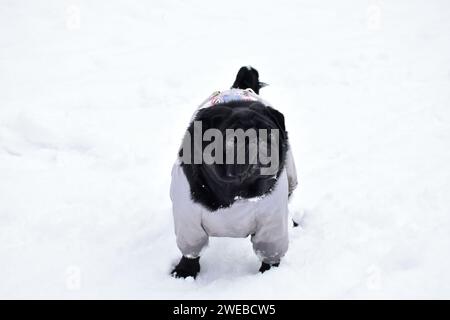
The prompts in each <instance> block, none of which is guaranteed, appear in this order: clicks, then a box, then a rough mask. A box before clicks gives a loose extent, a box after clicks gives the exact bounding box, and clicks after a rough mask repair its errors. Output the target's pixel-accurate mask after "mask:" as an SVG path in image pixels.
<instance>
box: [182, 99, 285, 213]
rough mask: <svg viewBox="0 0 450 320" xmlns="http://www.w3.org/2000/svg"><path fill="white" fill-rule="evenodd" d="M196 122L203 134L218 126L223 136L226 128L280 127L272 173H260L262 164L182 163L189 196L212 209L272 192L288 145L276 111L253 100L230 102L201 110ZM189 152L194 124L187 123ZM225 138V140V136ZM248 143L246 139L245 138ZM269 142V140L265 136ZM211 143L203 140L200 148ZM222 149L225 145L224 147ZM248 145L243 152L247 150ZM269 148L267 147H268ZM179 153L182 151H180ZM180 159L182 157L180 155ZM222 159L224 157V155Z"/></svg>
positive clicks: (281, 119) (280, 119)
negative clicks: (275, 171)
mask: <svg viewBox="0 0 450 320" xmlns="http://www.w3.org/2000/svg"><path fill="white" fill-rule="evenodd" d="M194 120H195V121H202V134H203V133H204V132H205V131H206V130H207V129H209V128H216V129H219V130H220V131H221V132H222V134H223V136H224V137H225V130H226V129H238V128H240V129H243V130H244V131H245V130H247V129H249V128H254V129H256V130H257V132H258V129H267V130H268V137H269V133H270V129H279V133H280V134H279V141H278V145H279V146H280V147H279V148H278V151H279V167H278V171H277V173H276V174H275V175H270V176H268V175H261V174H260V169H261V167H262V164H261V163H260V162H259V161H258V162H257V164H248V162H249V161H248V154H247V157H246V164H211V165H207V164H205V163H203V164H185V163H182V168H183V171H184V174H185V175H186V178H187V180H188V182H189V185H190V190H191V197H192V200H193V201H194V202H197V203H200V204H202V205H203V206H205V207H206V208H208V209H209V210H211V211H215V210H217V209H219V208H224V207H228V206H230V205H232V204H233V203H234V201H235V199H236V197H238V198H245V199H248V198H253V197H257V196H262V195H265V194H268V193H270V192H271V190H272V188H273V187H274V185H275V182H276V179H277V178H278V177H279V175H280V173H281V171H282V169H283V168H284V162H285V159H286V151H287V148H288V142H287V132H286V129H285V124H284V116H283V115H282V114H281V113H280V112H278V111H277V110H275V109H273V108H271V107H269V106H265V105H263V104H262V103H260V102H254V101H233V102H229V103H225V104H218V105H214V106H212V107H209V108H205V109H201V110H200V111H199V112H198V113H197V115H196V117H195V119H194ZM188 131H189V132H190V134H191V139H192V140H191V146H192V149H191V154H193V146H194V143H193V139H194V127H193V122H192V123H191V124H190V126H189V128H188ZM224 140H225V139H224ZM246 140H247V141H246V144H248V139H246ZM268 140H269V142H270V139H269V138H268ZM209 143H210V142H203V148H202V151H203V150H204V148H205V147H206V146H207V145H208V144H209ZM224 149H225V148H224ZM248 149H249V148H248V145H246V151H247V153H248ZM269 150H270V149H269ZM179 156H180V157H181V156H182V150H180V152H179ZM235 156H236V155H235ZM180 159H181V158H180ZM224 159H225V158H224Z"/></svg>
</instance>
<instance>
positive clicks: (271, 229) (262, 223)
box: [251, 171, 289, 264]
mask: <svg viewBox="0 0 450 320" xmlns="http://www.w3.org/2000/svg"><path fill="white" fill-rule="evenodd" d="M288 220H289V219H288V181H287V175H286V171H283V172H282V173H281V175H280V177H279V179H278V181H277V184H276V186H275V188H274V190H273V191H272V193H271V194H270V195H268V196H267V197H265V198H263V199H261V200H260V202H259V203H258V212H257V215H256V232H255V233H254V234H253V235H252V237H251V241H252V244H253V250H254V251H255V253H256V255H257V256H258V257H259V258H260V259H261V260H262V262H264V263H267V264H274V263H279V262H280V260H281V258H282V257H283V256H284V255H285V253H286V251H287V249H288V246H289V234H288Z"/></svg>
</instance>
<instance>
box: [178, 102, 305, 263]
mask: <svg viewBox="0 0 450 320" xmlns="http://www.w3.org/2000/svg"><path fill="white" fill-rule="evenodd" d="M255 95H256V94H255ZM207 107H209V106H207ZM296 186H297V174H296V168H295V164H294V159H293V157H292V152H291V150H290V148H289V149H288V151H287V154H286V161H285V166H284V169H283V171H282V172H281V174H280V175H279V177H278V180H277V182H276V184H275V187H274V188H273V190H272V191H271V192H270V193H268V194H266V195H264V196H262V197H258V198H252V199H238V200H236V201H235V202H234V203H233V204H232V205H231V206H229V207H226V208H220V209H218V210H216V211H210V210H208V209H207V208H205V207H204V206H202V205H201V204H199V203H195V202H194V201H193V200H192V199H191V193H190V186H189V182H188V180H187V178H186V176H185V174H184V172H183V168H182V167H181V163H180V160H177V161H176V163H175V164H174V165H173V168H172V182H171V186H170V197H171V200H172V207H173V217H174V222H175V234H176V240H177V245H178V248H179V249H180V251H181V253H182V254H183V255H184V256H186V257H188V258H196V257H198V256H199V255H200V254H201V251H202V249H203V248H205V246H206V245H207V244H208V238H209V237H234V238H245V237H247V236H249V235H251V241H252V244H253V249H254V251H255V253H256V254H257V256H258V257H259V258H260V259H261V260H262V261H263V262H265V263H268V264H274V263H278V262H279V261H280V259H281V258H282V257H283V256H284V254H285V253H286V251H287V249H288V243H289V239H288V225H289V219H288V194H290V193H291V192H292V191H293V190H294V189H295V187H296Z"/></svg>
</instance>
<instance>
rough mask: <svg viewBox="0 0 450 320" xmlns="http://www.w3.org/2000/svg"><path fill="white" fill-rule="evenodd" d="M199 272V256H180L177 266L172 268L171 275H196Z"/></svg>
mask: <svg viewBox="0 0 450 320" xmlns="http://www.w3.org/2000/svg"><path fill="white" fill-rule="evenodd" d="M199 272H200V257H198V258H194V259H189V258H186V257H184V256H183V257H182V258H181V260H180V262H179V263H178V264H177V266H176V267H175V268H174V269H173V270H172V272H171V275H172V276H173V277H175V278H188V277H193V278H194V279H195V278H196V277H197V274H198V273H199Z"/></svg>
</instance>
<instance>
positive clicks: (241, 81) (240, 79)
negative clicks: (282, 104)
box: [232, 67, 267, 94]
mask: <svg viewBox="0 0 450 320" xmlns="http://www.w3.org/2000/svg"><path fill="white" fill-rule="evenodd" d="M266 85H267V84H265V83H264V82H260V81H259V73H258V71H257V70H256V69H254V68H252V67H242V68H241V69H239V71H238V74H237V75H236V80H235V81H234V83H233V86H232V88H236V89H243V90H245V89H248V88H250V89H252V90H253V91H254V92H255V93H257V94H259V90H260V89H261V88H262V87H264V86H266Z"/></svg>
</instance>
